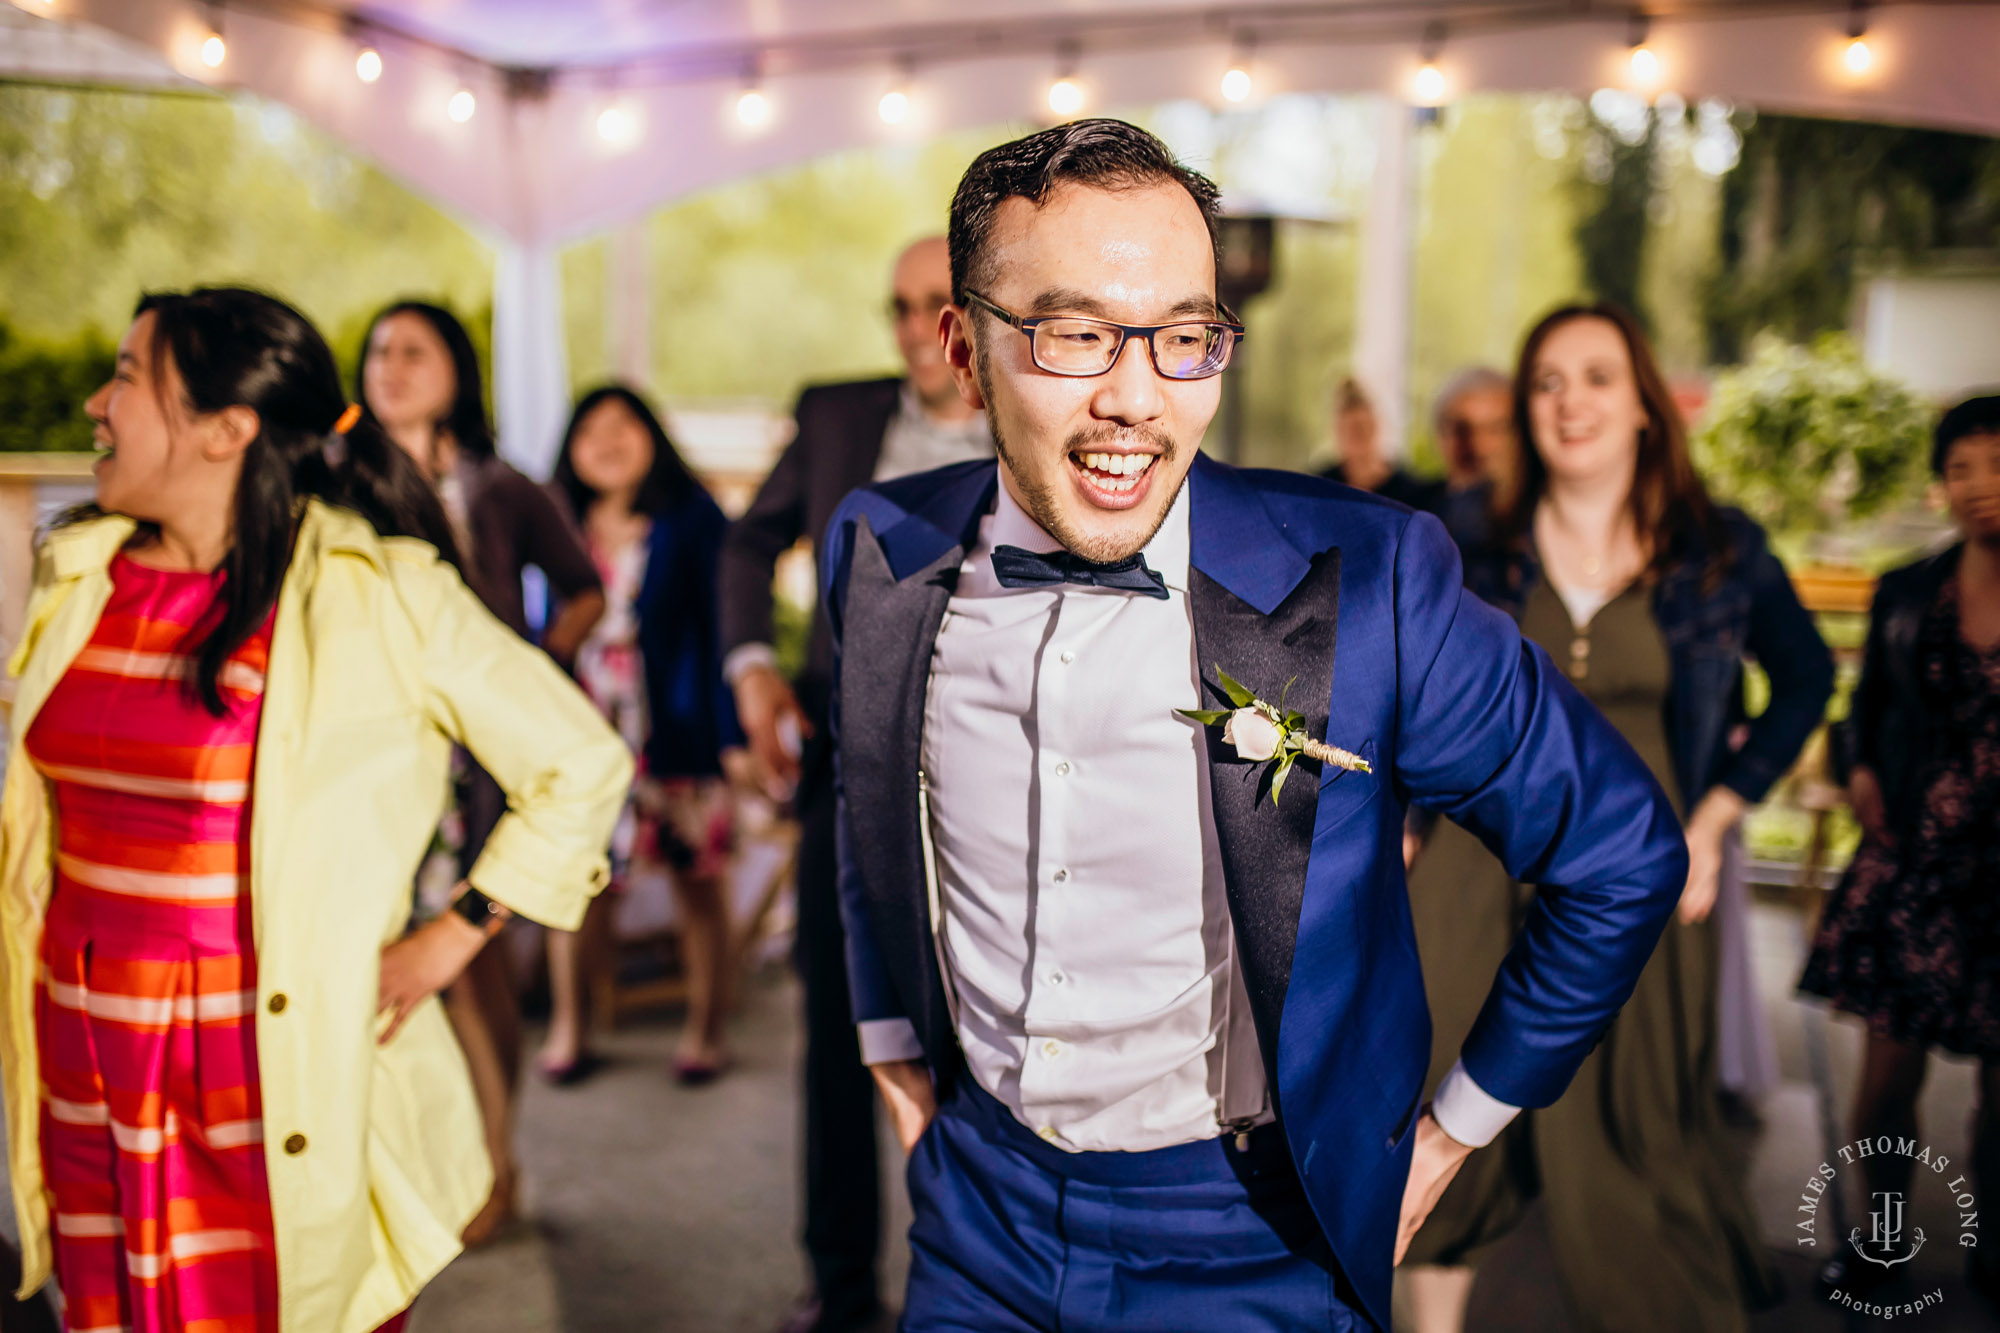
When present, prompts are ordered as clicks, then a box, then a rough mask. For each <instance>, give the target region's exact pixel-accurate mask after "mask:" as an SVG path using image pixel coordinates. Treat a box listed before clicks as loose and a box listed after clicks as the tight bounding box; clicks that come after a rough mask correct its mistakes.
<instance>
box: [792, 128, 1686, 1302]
mask: <svg viewBox="0 0 2000 1333" xmlns="http://www.w3.org/2000/svg"><path fill="white" fill-rule="evenodd" d="M1216 202H1217V191H1216V189H1215V186H1214V185H1213V184H1212V183H1210V182H1209V181H1207V180H1205V179H1203V178H1202V177H1200V176H1199V175H1196V174H1195V173H1193V172H1191V171H1188V170H1187V169H1186V168H1183V167H1181V166H1179V165H1178V164H1177V163H1175V162H1174V160H1173V159H1172V157H1171V155H1169V154H1168V153H1167V151H1166V149H1165V147H1164V145H1162V144H1160V143H1159V142H1158V141H1157V140H1156V139H1154V138H1153V137H1152V136H1150V135H1148V134H1146V133H1145V132H1144V131H1142V130H1139V129H1137V128H1135V127H1133V126H1130V125H1125V124H1122V123H1120V122H1117V121H1106V120H1097V121H1080V122H1076V123H1074V124H1070V125H1064V126H1059V127H1057V128H1055V129H1051V130H1046V131H1043V132H1041V133H1039V134H1035V135H1031V136H1029V137H1028V138H1026V139H1022V140H1019V141H1017V142H1014V143H1010V144H1003V145H1001V146H1000V147H998V148H994V149H992V150H990V151H989V152H987V153H985V154H982V155H981V156H980V157H979V158H978V159H977V160H976V161H975V162H974V163H973V165H972V167H971V168H970V169H969V170H968V171H967V173H966V176H965V179H964V180H963V181H962V182H961V183H960V186H959V190H958V194H957V197H956V199H955V200H954V201H953V204H952V217H951V256H952V279H953V305H952V306H951V307H950V308H948V309H947V310H946V312H945V314H944V318H943V320H942V321H941V325H942V332H943V337H944V341H945V346H946V357H947V359H948V360H949V361H950V362H951V364H952V368H953V370H954V372H955V373H956V375H957V377H958V384H959V390H960V392H961V393H962V394H964V395H965V397H966V400H967V401H968V402H973V403H977V404H979V405H980V406H981V407H983V408H984V409H985V410H986V411H987V412H988V413H989V415H990V417H991V418H992V420H993V423H994V432H995V435H996V437H997V439H998V440H999V444H1000V448H999V453H1000V461H999V462H998V463H997V464H992V463H965V464H961V465H959V466H956V467H949V468H942V469H939V470H937V471H934V472H929V473H925V474H923V475H920V476H913V477H907V478H904V479H902V480H899V481H894V482H890V483H887V484H883V485H871V486H868V487H865V488H863V489H862V490H860V491H857V492H856V493H855V494H854V495H852V496H851V497H849V499H848V500H847V501H846V503H845V504H843V505H842V506H841V508H840V510H839V512H838V513H837V514H835V515H834V518H833V521H832V524H831V526H830V527H829V528H828V530H827V536H826V543H825V547H824V552H823V557H822V558H823V563H824V566H825V574H826V591H825V601H826V603H827V607H828V611H829V616H830V619H831V622H832V627H833V634H834V655H835V656H834V660H835V669H834V674H835V680H834V712H833V720H834V726H835V730H836V731H837V733H838V736H837V740H836V761H837V767H838V779H837V781H838V785H839V787H840V797H839V803H840V829H841V835H842V836H841V838H840V856H841V867H840V897H841V907H842V911H843V914H844V916H845V920H846V924H847V928H848V961H849V967H850V980H851V984H852V986H853V991H854V999H855V1019H856V1022H857V1025H858V1030H859V1031H858V1036H859V1040H860V1042H861V1045H862V1048H863V1053H864V1057H865V1058H866V1059H867V1060H868V1062H869V1064H870V1067H871V1068H872V1070H873V1072H874V1074H875V1076H876V1079H877V1081H878V1083H879V1085H880V1087H881V1090H882V1092H883V1095H884V1098H885V1100H886V1102H887V1104H888V1107H889V1110H890V1113H891V1116H892V1118H893V1120H894V1121H895V1124H896V1129H897V1132H898V1136H899V1138H900V1140H901V1142H902V1144H903V1146H904V1148H905V1149H906V1150H907V1151H908V1152H909V1153H910V1154H911V1156H910V1163H909V1177H908V1178H909V1182H910V1200H911V1207H912V1210H913V1212H914V1214H915V1221H914V1224H913V1226H912V1228H911V1233H910V1251H911V1263H910V1285H909V1293H908V1299H907V1302H906V1304H905V1308H904V1323H903V1328H904V1330H905V1333H944V1331H946V1330H950V1331H951V1333H962V1331H963V1330H967V1329H979V1330H981V1333H1002V1331H1003V1330H1004V1331H1007V1333H1044V1331H1045V1330H1053V1329H1058V1328H1059V1329H1062V1330H1065V1333H1114V1331H1115V1333H1134V1331H1135V1330H1159V1331H1161V1333H1167V1331H1172V1333H1180V1330H1188V1329H1229V1330H1231V1331H1232V1333H1234V1331H1235V1330H1251V1329H1260V1330H1263V1329H1269V1330H1275V1329H1280V1328H1283V1329H1307V1328H1318V1329H1324V1330H1327V1333H1352V1331H1353V1330H1358V1329H1363V1328H1369V1327H1373V1328H1377V1329H1382V1330H1387V1329H1388V1328H1389V1326H1390V1321H1389V1289H1390V1276H1391V1270H1392V1268H1393V1265H1394V1264H1395V1262H1396V1260H1397V1259H1398V1258H1399V1257H1400V1255H1401V1252H1402V1249H1403V1247H1404V1246H1405V1245H1406V1244H1407V1243H1408V1240H1409V1237H1410V1236H1411V1235H1412V1234H1414V1232H1415V1231H1416V1229H1417V1227H1418V1226H1419V1225H1421V1224H1422V1222H1423V1220H1424V1218H1425V1216H1426V1215H1427V1214H1428V1212H1429V1211H1430V1209H1431V1208H1432V1206H1433V1205H1434V1204H1435V1203H1436V1201H1437V1198H1438V1196H1439V1194H1440V1193H1441V1192H1442V1191H1443V1190H1444V1188H1445V1186H1446V1185H1447V1184H1449V1182H1450V1180H1451V1178H1452V1176H1453V1174H1454V1173H1455V1172H1456V1171H1457V1170H1458V1168H1459V1166H1460V1165H1461V1164H1462V1163H1463V1162H1464V1160H1465V1158H1466V1157H1467V1156H1468V1155H1469V1154H1470V1153H1471V1152H1472V1150H1473V1149H1474V1147H1476V1146H1478V1145H1480V1144H1483V1143H1486V1142H1489V1141H1490V1140H1491V1139H1492V1138H1493V1137H1494V1136H1495V1135H1496V1134H1497V1133H1498V1132H1499V1131H1500V1129H1501V1128H1502V1127H1503V1126H1505V1125H1506V1123H1507V1122H1508V1120H1509V1119H1510V1118H1511V1117H1512V1116H1513V1115H1514V1114H1516V1112H1517V1111H1518V1110H1519V1109H1520V1108H1522V1107H1528V1106H1546V1105H1548V1104H1549V1103H1550V1102H1551V1101H1553V1100H1554V1099H1555V1098H1556V1097H1557V1096H1558V1095H1559V1094H1561V1092H1562V1091H1563V1089H1564V1087H1565V1086H1566V1085H1567V1084H1568V1082H1569V1081H1570V1079H1571V1077H1572V1076H1573V1075H1574V1074H1575V1073H1576V1070H1577V1068H1578V1066H1579V1064H1580V1063H1581V1062H1582V1060H1583V1059H1584V1057H1585V1055H1586V1054H1588V1053H1589V1051H1590V1050H1591V1048H1592V1047H1593V1046H1594V1045H1595V1044H1596V1042H1597V1040H1598V1038H1599V1036H1600V1035H1601V1034H1602V1033H1603V1031H1604V1029H1605V1027H1606V1025H1607V1024H1608V1023H1609V1022H1610V1021H1611V1018H1612V1017H1613V1015H1615V1014H1616V1013H1617V1011H1618V1009H1619V1007H1620V1006H1621V1005H1622V1004H1623V1003H1624V1002H1625V1000H1626V998H1627V997H1628V996H1629V995H1630V994H1631V991H1632V987H1633V983H1634V982H1635V981H1636V980H1637V979H1638V976H1639V973H1640V970H1641V969H1642V968H1643V967H1644V966H1645V964H1646V961H1647V959H1648V958H1649V957H1650V956H1651V955H1652V953H1653V949H1654V946H1655V945H1656V943H1657V942H1658V940H1659V937H1660V931H1661V928H1662V926H1663V925H1664V923H1665V920H1666V917H1667V915H1668V914H1669V913H1670V912H1671V911H1672V910H1673V907H1674V904H1675V902H1676V900H1677V899H1678V898H1679V896H1680V894H1681V891H1682V889H1683V887H1684V886H1685V884H1686V882H1687V874H1688V860H1687V851H1686V846H1685V843H1684V842H1683V840H1682V835H1681V830H1680V826H1679V822H1678V821H1677V820H1676V818H1675V816H1674V811H1673V808H1672V806H1671V805H1670V804H1669V803H1668V801H1667V798H1666V795H1665V793H1664V792H1662V791H1661V790H1660V787H1659V785H1658V783H1656V782H1655V781H1654V780H1653V778H1652V776H1651V774H1650V773H1649V771H1648V770H1647V768H1646V766H1645V764H1644V763H1642V762H1641V761H1640V760H1639V758H1638V756H1637V755H1636V754H1634V753H1633V751H1632V748H1631V747H1630V746H1629V745H1627V744H1626V743H1625V741H1624V740H1623V739H1622V738H1621V737H1620V736H1619V734H1618V733H1617V732H1616V731H1615V730H1613V729H1612V727H1611V726H1610V724H1609V723H1607V722H1606V721H1605V720H1604V717H1603V715H1602V714H1601V713H1599V712H1598V711H1597V710H1596V708H1595V707H1593V706H1592V705H1591V704H1590V703H1589V702H1588V701H1586V700H1585V699H1584V698H1583V697H1582V696H1581V695H1580V694H1578V693H1577V691H1576V690H1575V688H1574V687H1572V686H1571V685H1570V684H1569V682H1568V681H1567V680H1566V679H1564V678H1563V676H1562V673H1560V672H1558V671H1557V670H1556V669H1555V668H1554V667H1553V666H1552V665H1551V664H1550V662H1549V660H1548V657H1547V655H1546V654H1544V653H1543V652H1542V651H1541V650H1540V649H1539V648H1536V647H1534V646H1533V645H1530V644H1526V643H1524V642H1523V640H1522V638H1521V636H1520V634H1519V632H1518V631H1517V630H1516V629H1515V627H1514V624H1513V622H1512V621H1511V620H1509V619H1508V618H1507V617H1506V616H1504V615H1502V614H1500V613H1499V612H1496V611H1494V610H1493V609H1492V608H1490V607H1488V606H1486V605H1485V604H1484V603H1482V602H1480V601H1479V600H1478V599H1477V598H1476V597H1473V596H1472V595H1471V594H1469V593H1467V592H1465V591H1464V589H1463V588H1462V586H1461V578H1460V570H1459V562H1458V557H1457V553H1456V551H1455V550H1454V548H1453V547H1452V544H1451V542H1450V540H1449V539H1448V538H1447V537H1446V535H1445V532H1444V529H1443V527H1442V526H1441V525H1440V524H1439V523H1438V521H1437V520H1436V519H1434V518H1432V517H1430V516H1429V515H1425V514H1414V513H1412V512H1411V511H1410V510H1408V509H1406V508H1404V507H1403V506H1401V505H1398V504H1394V503H1391V502H1388V501H1386V500H1383V499H1381V498H1379V497H1376V496H1371V495H1365V494H1362V493H1360V492H1358V491H1355V490H1353V489H1349V488H1345V487H1340V486H1335V485H1331V484H1328V483H1326V482H1323V481H1318V480H1315V479H1311V478H1305V477H1299V476H1294V475H1290V474H1285V473H1275V472H1256V471H1246V470H1239V469H1236V468H1232V467H1228V466H1226V465H1224V464H1221V463H1217V462H1215V461H1213V460H1211V459H1208V458H1206V457H1203V456H1202V455H1201V454H1200V452H1199V444H1200V441H1201V437H1202V434H1203V431H1204V430H1205V429H1206V427H1207V425H1208V423H1209V421H1210V419H1211V418H1212V417H1213V415H1214V412H1215V410H1216V406H1217V403H1218V401H1219V398H1220V381H1219V378H1218V377H1219V376H1220V375H1221V374H1222V373H1223V372H1224V371H1225V370H1226V368H1227V366H1228V364H1229V360H1230V356H1231V352H1232V349H1233V347H1234V344H1235V340H1236V339H1237V338H1240V337H1241V336H1242V333H1243V328H1242V325H1241V324H1239V323H1237V322H1236V321H1235V319H1234V317H1233V316H1232V315H1231V314H1230V313H1229V312H1228V311H1227V310H1226V309H1224V308H1223V307H1222V306H1221V305H1220V304H1219V302H1218V299H1217V295H1216V280H1215V279H1216V268H1217V264H1216V250H1215V236H1216V224H1215V213H1216ZM1413 801H1421V802H1423V803H1424V804H1425V805H1426V806H1428V807H1430V808H1433V809H1437V810H1440V811H1442V812H1444V813H1446V814H1448V815H1449V816H1450V817H1451V818H1452V819H1454V820H1456V821H1458V822H1459V823H1461V824H1464V825H1466V826H1468V827H1471V828H1473V829H1476V830H1477V831H1478V833H1479V834H1480V835H1481V836H1482V837H1483V838H1485V840H1486V841H1487V843H1488V845H1489V846H1491V847H1492V848H1493V850H1494V851H1495V852H1496V853H1497V854H1498V855H1499V856H1500V858H1501V859H1502V861H1503V862H1504V863H1505V864H1506V866H1507V868H1508V870H1509V871H1510V872H1511V873H1513V874H1514V875H1516V876H1518V877H1520V878H1522V879H1524V880H1527V881H1529V882H1532V883H1534V884H1535V885H1536V886H1537V893H1536V897H1535V903H1534V906H1533V907H1532V908H1531V909H1530V912H1529V915H1528V919H1527V922H1526V924H1525V925H1524V926H1523V927H1522V928H1521V931H1520V934H1519V938H1518V939H1517V941H1516V943H1515V945H1514V948H1513V950H1512V951H1511V952H1510V953H1509V954H1508V956H1507V959H1506V961H1505V963H1504V964H1503V965H1502V966H1501V968H1500V971H1499V974H1498V975H1497V977H1496V978H1495V979H1494V982H1493V985H1492V988H1491V990H1490V992H1489V996H1488V998H1487V1000H1486V1003H1485V1007H1484V1010H1483V1011H1482V1013H1481V1014H1480V1017H1479V1021H1478V1023H1477V1024H1476V1025H1475V1026H1474V1027H1473V1029H1472V1032H1471V1034H1470V1035H1469V1036H1468V1037H1467V1038H1466V1040H1465V1042H1464V1044H1463V1046H1462V1047H1461V1052H1462V1054H1461V1058H1460V1061H1459V1063H1458V1065H1457V1066H1456V1067H1455V1068H1454V1069H1453V1070H1452V1071H1451V1073H1450V1074H1449V1075H1448V1076H1447V1077H1446V1078H1445V1080H1444V1081H1443V1082H1442V1083H1441V1084H1440V1085H1439V1086H1438V1089H1437V1091H1436V1093H1435V1095H1434V1098H1433V1100H1432V1101H1431V1103H1430V1104H1428V1105H1424V1104H1422V1103H1421V1094H1422V1091H1423V1084H1424V1075H1425V1066H1426V1064H1427V1062H1428V1059H1429V1054H1430V1041H1431V1038H1430V1022H1429V1016H1428V1014H1427V1012H1426V1010H1425V1002H1424V988H1423V981H1422V975H1421V972H1420V970H1419V967H1418V960H1417V957H1416V952H1415V942H1414V939H1413V937H1412V931H1411V924H1410V909H1409V898H1408V891H1407V889H1406V887H1405V884H1404V879H1403V859H1402V825H1403V815H1404V811H1405V810H1406V809H1407V807H1408V806H1409V804H1410V803H1411V802H1413Z"/></svg>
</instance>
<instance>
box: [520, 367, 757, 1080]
mask: <svg viewBox="0 0 2000 1333" xmlns="http://www.w3.org/2000/svg"><path fill="white" fill-rule="evenodd" d="M552 485H554V486H555V488H556V489H557V490H558V491H559V492H560V494H561V496H562V498H563V499H564V500H566V501H567V502H568V504H569V505H570V507H571V509H572V511H573V512H574V513H575V515H576V519H577V523H578V525H579V526H580V527H581V528H582V529H583V532H584V537H585V542H586V545H587V546H588V547H589V550H590V555H591V559H592V560H594V561H595V562H596V564H597V568H598V572H599V574H600V576H601V577H602V578H603V580H604V592H605V601H606V610H605V614H604V618H603V619H602V620H601V621H599V622H598V624H597V627H596V628H595V629H594V630H593V631H592V632H591V634H590V636H589V637H588V638H587V639H586V640H585V641H584V644H583V647H582V648H581V650H579V652H578V653H577V659H576V675H577V680H578V682H579V683H580V684H581V685H582V686H583V688H584V692H585V693H586V694H588V695H589V696H590V697H591V699H592V700H593V701H595V702H596V704H597V706H598V707H599V708H601V709H603V710H604V713H605V716H606V717H608V718H609V719H610V720H611V723H612V725H613V726H614V727H616V728H617V729H618V731H619V733H620V734H621V735H623V736H624V737H625V739H626V742H627V743H628V744H629V745H631V746H632V748H633V750H634V751H635V752H636V753H638V754H639V756H640V757H641V760H642V763H641V765H640V770H639V778H638V781H637V782H636V783H635V785H634V788H633V798H632V801H631V803H630V805H629V806H628V807H627V809H626V812H625V816H624V818H623V819H622V820H621V821H620V823H619V827H618V832H617V834H616V835H615V836H614V840H613V845H612V865H613V871H614V880H613V883H614V886H615V885H616V884H617V883H618V880H619V878H620V877H622V875H623V873H624V872H625V871H626V869H627V868H628V867H629V866H630V864H631V862H632V860H633V858H634V857H638V858H641V859H656V860H658V861H660V862H664V864H665V865H666V867H667V868H668V869H669V870H670V871H671V872H672V875H671V878H672V882H673V885H674V891H675V900H676V903H675V905H676V907H677V909H678V916H679V924H680V936H681V957H682V964H683V966H684V967H685V968H686V970H687V981H688V1010H687V1026H686V1028H685V1030H684V1033H683V1036H682V1038H681V1043H680V1050H679V1053H678V1054H677V1056H676V1057H675V1061H674V1068H675V1072H676V1074H677V1075H678V1076H679V1077H680V1079H681V1080H682V1081H683V1082H685V1083H690V1084H697V1083H705V1082H708V1081H709V1080H711V1079H713V1078H714V1077H715V1076H716V1075H717V1074H719V1073H720V1072H721V1071H722V1068H723V1066H724V1065H725V1064H726V1063H727V1060H728V1053H727V1050H726V1049H725V1045H724V1041H723V1020H724V1016H725V1014H726V1013H727V1009H728V993H727V992H728V984H729V965H728V962H729V945H730V929H729V902H728V896H727V872H728V869H729V858H730V853H731V851H732V843H733V830H732V802H731V800H730V794H729V787H728V784H727V782H725V781H724V779H723V776H722V771H723V770H722V752H723V751H724V750H725V749H727V748H730V747H733V746H740V745H742V744H743V733H742V730H741V728H740V727H739V726H738V725H737V721H736V705H735V702H734V699H733V697H732V696H731V694H730V692H729V690H728V689H727V688H726V687H725V686H724V684H723V682H722V655H721V649H720V645H719V642H718V639H717V631H716V593H715V579H716V557H717V554H718V553H719V552H720V550H721V548H722V537H723V533H724V532H725V531H726V530H727V529H728V526H729V521H728V520H727V519H726V518H724V517H723V514H722V510H721V509H719V508H718V507H717V506H716V503H715V501H714V499H712V498H711V497H710V496H709V493H708V492H707V490H705V489H704V488H703V487H702V485H701V483H700V482H699V481H697V480H696V479H695V477H694V474H693V473H691V472H690V471H688V468H687V464H686V463H684V462H682V461H681V457H680V454H679V453H678V452H676V451H675V449H674V446H673V442H672V441H671V440H669V439H668V438H667V433H666V431H665V430H664V429H663V428H662V427H661V425H660V420H659V418H658V417H657V416H656V415H654V413H653V410H652V409H651V408H649V407H648V406H647V405H646V403H645V401H644V400H643V399H642V398H640V397H639V395H638V394H637V393H635V392H633V391H632V390H631V389H628V388H625V387H623V386H622V385H607V386H605V387H603V388H599V389H594V390H592V391H591V392H590V393H588V394H586V395H584V397H583V399H582V401H580V402H579V403H578V404H577V406H576V411H575V413H574V414H572V415H571V417H570V423H569V429H568V431H566V432H565V433H564V435H563V443H562V452H561V454H560V455H559V456H558V457H557V459H556V466H555V476H554V480H553V482H552ZM608 904H609V899H608V897H607V898H605V899H602V900H600V902H599V903H598V904H597V905H596V906H594V907H593V911H592V915H591V917H590V918H589V919H587V920H586V921H585V923H584V926H583V929H582V930H580V931H578V932H577V933H576V934H575V935H564V934H557V933H551V935H550V936H549V981H550V989H551V991H552V993H553V1001H554V1003H553V1012H552V1014H551V1017H550V1022H549V1034H548V1040H547V1042H546V1043H545V1044H544V1045H543V1047H542V1053H541V1058H540V1065H541V1069H542V1073H543V1074H544V1075H545V1076H546V1077H548V1078H549V1079H550V1080H551V1081H552V1082H555V1083H558V1084H566V1083H573V1082H575V1081H577V1080H578V1079H580V1078H582V1077H584V1076H585V1075H587V1074H588V1073H589V1072H590V1069H591V1066H592V1063H593V1061H592V1059H591V1056H590V1052H589V1048H588V1045H587V1043H586V1041H585V1033H584V1001H585V996H586V994H587V991H588V987H589V982H590V979H591V977H592V975H593V974H594V971H595V969H598V968H601V967H604V966H608V965H609V963H610V950H609V948H608V945H609V943H610V940H609V936H610V924H611V923H610V915H609V906H608Z"/></svg>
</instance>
